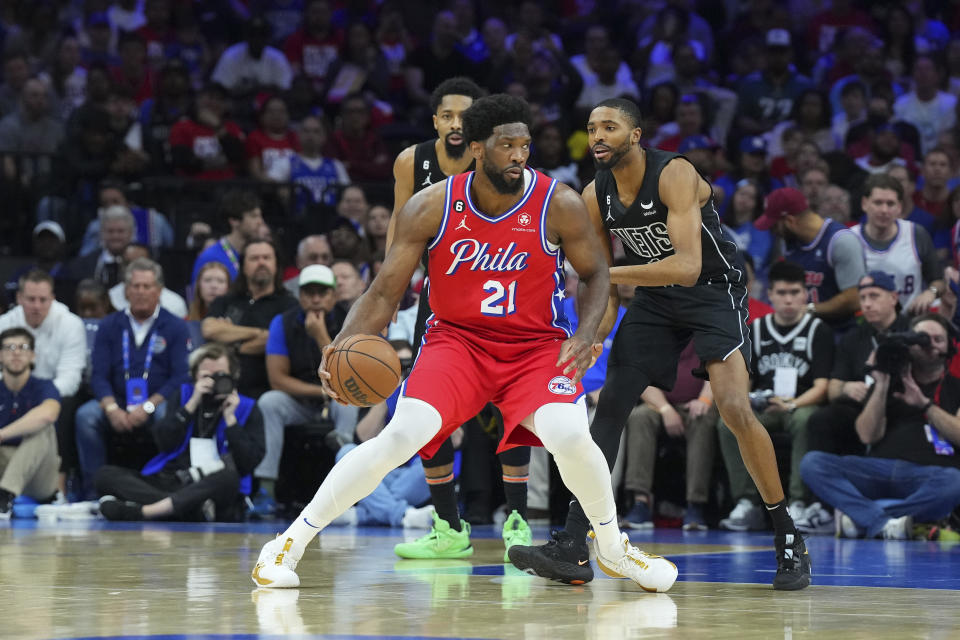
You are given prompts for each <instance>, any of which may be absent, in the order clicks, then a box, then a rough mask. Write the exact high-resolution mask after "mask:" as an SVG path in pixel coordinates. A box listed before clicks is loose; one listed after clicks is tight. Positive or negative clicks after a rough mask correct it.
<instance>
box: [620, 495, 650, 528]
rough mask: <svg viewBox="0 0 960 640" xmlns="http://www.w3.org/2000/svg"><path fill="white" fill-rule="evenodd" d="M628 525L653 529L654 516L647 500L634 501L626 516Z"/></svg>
mask: <svg viewBox="0 0 960 640" xmlns="http://www.w3.org/2000/svg"><path fill="white" fill-rule="evenodd" d="M624 520H626V523H627V526H628V527H630V528H631V529H653V518H652V516H651V514H650V505H648V504H647V503H646V502H637V503H634V505H633V508H632V509H630V513H628V514H627V516H626V518H624Z"/></svg>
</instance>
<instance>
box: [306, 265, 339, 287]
mask: <svg viewBox="0 0 960 640" xmlns="http://www.w3.org/2000/svg"><path fill="white" fill-rule="evenodd" d="M298 282H299V284H300V286H301V287H302V286H304V285H308V284H321V285H323V286H325V287H336V286H337V277H336V276H335V275H333V271H331V270H330V267H327V266H325V265H322V264H311V265H310V266H308V267H304V268H303V270H302V271H300V280H299V281H298Z"/></svg>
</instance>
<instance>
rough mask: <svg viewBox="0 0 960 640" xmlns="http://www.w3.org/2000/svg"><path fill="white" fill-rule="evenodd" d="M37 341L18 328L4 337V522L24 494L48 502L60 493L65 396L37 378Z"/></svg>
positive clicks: (0, 337) (0, 455) (0, 408)
mask: <svg viewBox="0 0 960 640" xmlns="http://www.w3.org/2000/svg"><path fill="white" fill-rule="evenodd" d="M33 348H34V341H33V335H31V333H30V332H29V331H27V330H26V329H25V328H22V327H14V328H12V329H7V330H6V331H3V332H2V333H0V368H2V371H3V380H2V381H0V520H8V519H9V518H10V515H11V512H12V511H13V500H14V498H16V497H17V496H19V495H21V494H23V495H27V496H29V497H31V498H33V499H35V500H38V501H39V500H48V499H50V498H51V497H53V494H54V492H55V491H56V490H57V469H58V467H59V465H60V461H59V458H58V457H57V436H56V432H55V430H54V427H53V424H54V422H56V421H57V417H58V416H59V415H60V394H59V393H57V388H56V387H55V386H53V382H51V381H50V380H44V379H42V378H35V377H33V376H32V375H31V371H32V369H33V357H34V355H33Z"/></svg>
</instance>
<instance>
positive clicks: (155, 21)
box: [136, 0, 173, 69]
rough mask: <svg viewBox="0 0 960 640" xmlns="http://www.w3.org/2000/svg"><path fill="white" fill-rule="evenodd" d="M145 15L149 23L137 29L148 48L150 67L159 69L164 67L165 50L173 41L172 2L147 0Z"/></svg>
mask: <svg viewBox="0 0 960 640" xmlns="http://www.w3.org/2000/svg"><path fill="white" fill-rule="evenodd" d="M143 15H144V17H145V18H146V19H147V23H146V24H145V25H143V26H142V27H140V28H139V29H137V31H136V33H137V35H138V36H140V39H141V40H142V41H143V43H144V45H146V47H147V60H149V61H150V66H152V67H153V68H155V69H156V68H159V67H160V66H162V65H163V60H164V55H163V52H164V49H165V47H166V46H167V43H169V42H170V41H171V40H173V30H172V29H171V26H170V0H147V1H146V4H145V5H144V7H143Z"/></svg>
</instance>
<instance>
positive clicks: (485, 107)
mask: <svg viewBox="0 0 960 640" xmlns="http://www.w3.org/2000/svg"><path fill="white" fill-rule="evenodd" d="M531 120H532V116H531V113H530V105H529V104H527V102H526V101H525V100H521V99H520V98H515V97H514V96H510V95H507V94H505V93H495V94H493V95H491V96H486V97H483V98H480V99H478V100H476V101H475V102H474V103H473V104H472V105H470V108H469V109H467V110H466V111H464V112H463V137H464V140H466V143H467V144H470V143H471V142H483V141H484V140H486V139H487V138H489V137H490V136H491V135H493V130H494V128H495V127H499V126H500V125H503V124H509V123H513V122H522V123H523V124H525V125H527V127H528V128H529V127H530V121H531Z"/></svg>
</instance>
